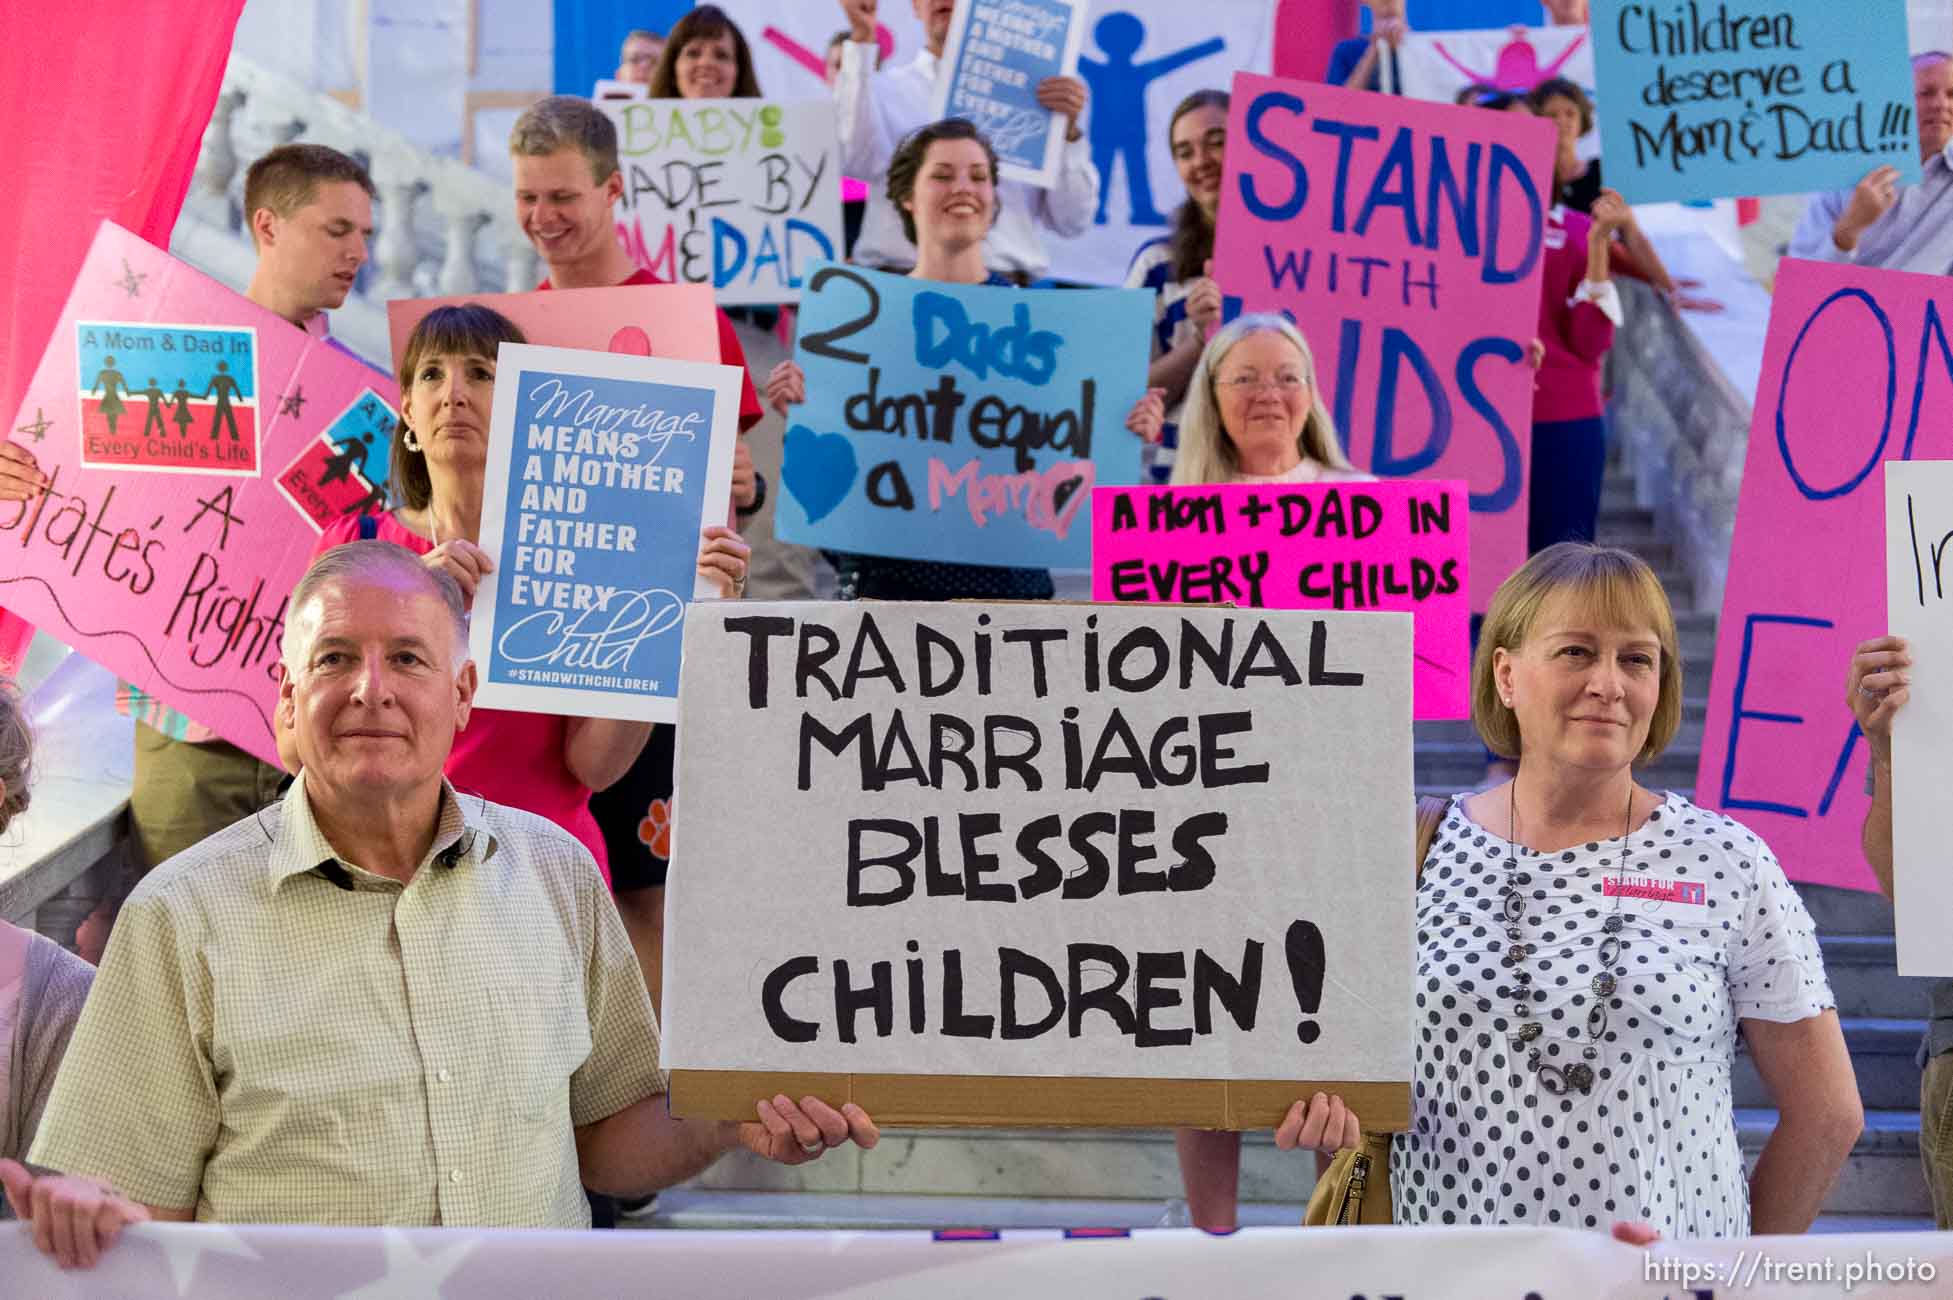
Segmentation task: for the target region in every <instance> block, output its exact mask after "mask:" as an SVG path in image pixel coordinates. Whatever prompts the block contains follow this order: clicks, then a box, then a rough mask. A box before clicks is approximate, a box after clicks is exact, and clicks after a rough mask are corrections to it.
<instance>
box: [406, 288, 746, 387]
mask: <svg viewBox="0 0 1953 1300" xmlns="http://www.w3.org/2000/svg"><path fill="white" fill-rule="evenodd" d="M464 303H479V304H480V305H481V306H483V307H489V308H493V309H494V310H496V311H498V312H500V313H502V315H504V316H506V317H508V318H509V319H510V320H512V321H514V322H515V323H516V325H517V326H519V327H520V328H521V330H522V333H523V336H524V337H525V338H527V339H528V341H529V342H531V343H539V344H544V345H547V346H549V347H555V348H587V349H589V350H590V351H592V352H616V353H619V354H620V355H623V356H632V357H668V358H670V359H671V360H674V361H718V360H719V359H720V357H719V333H718V328H719V327H718V317H717V315H716V312H717V308H716V307H715V306H714V305H713V302H712V290H711V289H709V288H707V287H706V286H704V285H697V284H632V285H622V286H620V287H618V288H614V289H547V290H541V291H536V290H532V291H530V292H528V293H470V294H461V295H458V296H455V297H447V298H396V299H394V300H393V301H392V302H389V303H388V304H387V334H388V336H389V338H390V340H391V342H392V343H393V368H394V369H395V370H396V371H398V370H399V369H400V359H401V357H403V356H404V355H406V351H407V339H408V336H410V335H411V334H412V333H413V332H414V326H416V325H418V324H420V322H421V318H422V317H424V316H426V315H427V313H428V312H431V311H433V310H434V309H435V308H436V307H459V306H461V305H462V304H464ZM761 378H764V376H761Z"/></svg>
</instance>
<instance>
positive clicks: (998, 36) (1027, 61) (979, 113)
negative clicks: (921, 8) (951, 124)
mask: <svg viewBox="0 0 1953 1300" xmlns="http://www.w3.org/2000/svg"><path fill="white" fill-rule="evenodd" d="M1085 8H1086V6H1085V3H1084V0H966V3H963V4H959V5H957V7H956V15H955V17H954V19H953V20H952V22H951V27H950V32H949V36H948V39H947V41H946V42H945V44H944V46H943V68H944V75H940V76H939V77H938V79H937V88H936V105H935V109H936V116H937V117H939V118H940V117H966V118H968V119H970V120H971V121H972V122H975V123H976V124H977V125H978V126H979V127H981V128H982V129H983V133H984V135H985V136H986V137H988V139H989V141H990V147H991V148H993V149H995V150H996V151H997V169H998V171H999V172H1000V173H1001V174H1002V175H1003V176H1005V177H1006V178H1008V179H1011V180H1021V181H1029V182H1030V183H1031V184H1033V185H1044V186H1049V185H1051V184H1052V183H1053V182H1054V181H1055V180H1056V179H1057V174H1058V150H1059V149H1060V148H1061V147H1062V146H1063V143H1064V123H1063V122H1062V121H1060V120H1058V119H1057V118H1056V116H1055V115H1054V114H1053V113H1052V112H1051V110H1049V109H1047V108H1045V107H1044V106H1043V105H1041V104H1039V103H1038V100H1037V89H1038V83H1039V82H1041V81H1043V80H1044V79H1045V78H1046V77H1056V76H1060V75H1063V74H1068V73H1070V72H1072V71H1074V70H1075V69H1076V68H1077V67H1078V47H1079V44H1080V42H1081V41H1082V40H1083V37H1084V25H1085Z"/></svg>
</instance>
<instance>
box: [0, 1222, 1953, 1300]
mask: <svg viewBox="0 0 1953 1300" xmlns="http://www.w3.org/2000/svg"><path fill="white" fill-rule="evenodd" d="M0 1278H4V1279H5V1280H6V1284H7V1285H6V1288H5V1294H6V1295H8V1296H16V1295H18V1296H33V1297H35V1298H36V1300H69V1298H70V1297H72V1298H73V1300H125V1298H126V1300H135V1298H136V1297H143V1298H144V1300H147V1298H148V1297H152V1296H191V1295H194V1296H197V1297H198V1300H229V1297H247V1296H248V1297H258V1296H267V1295H276V1296H278V1297H280V1300H327V1298H328V1297H331V1298H333V1300H367V1298H369V1297H381V1296H401V1297H408V1296H411V1297H416V1298H420V1297H435V1296H449V1297H462V1296H466V1297H470V1298H471V1300H473V1298H475V1297H481V1298H484V1300H487V1298H490V1297H497V1296H523V1297H529V1296H595V1295H605V1296H610V1295H616V1296H623V1295H659V1296H712V1297H715V1300H739V1298H741V1297H753V1298H754V1300H758V1298H760V1297H766V1298H767V1300H773V1298H774V1297H787V1296H807V1297H832V1298H837V1300H838V1298H839V1297H848V1300H896V1298H897V1297H903V1298H905V1300H906V1298H907V1297H912V1296H916V1295H928V1296H929V1297H931V1300H958V1298H959V1297H970V1298H972V1300H975V1297H983V1298H984V1300H991V1298H993V1297H997V1296H1011V1297H1013V1298H1014V1300H1032V1298H1033V1297H1040V1296H1052V1297H1059V1298H1061V1300H1094V1298H1095V1297H1100V1296H1104V1297H1108V1298H1109V1297H1118V1298H1119V1300H1130V1298H1131V1297H1134V1296H1155V1297H1159V1298H1160V1300H1191V1298H1192V1297H1203V1298H1204V1297H1211V1296H1228V1297H1231V1298H1233V1300H1260V1298H1262V1297H1267V1298H1268V1300H1274V1298H1275V1297H1281V1298H1282V1300H1290V1298H1291V1297H1295V1296H1320V1297H1337V1298H1339V1300H1340V1297H1344V1296H1352V1297H1353V1296H1371V1297H1382V1296H1390V1297H1397V1298H1398V1300H1596V1297H1605V1298H1606V1300H1662V1298H1663V1297H1668V1298H1670V1300H1725V1298H1728V1300H1733V1298H1734V1297H1737V1296H1741V1297H1743V1300H1830V1298H1831V1297H1843V1296H1850V1297H1852V1298H1853V1300H1881V1298H1882V1300H1927V1298H1928V1297H1932V1296H1943V1295H1946V1294H1947V1285H1948V1282H1947V1280H1948V1279H1953V1235H1949V1234H1944V1233H1939V1234H1935V1233H1925V1232H1922V1233H1905V1234H1900V1233H1885V1234H1876V1235H1862V1236H1809V1237H1760V1238H1753V1239H1750V1240H1746V1241H1719V1242H1699V1243H1679V1244H1664V1245H1659V1246H1656V1247H1654V1248H1653V1249H1647V1250H1644V1249H1642V1248H1640V1247H1636V1246H1624V1245H1621V1244H1620V1243H1618V1242H1615V1241H1612V1240H1609V1239H1608V1238H1607V1237H1604V1236H1602V1235H1601V1234H1599V1233H1594V1232H1574V1231H1571V1230H1567V1229H1557V1228H1555V1229H1547V1228H1421V1229H1420V1228H1336V1229H1327V1228H1255V1229H1249V1230H1247V1231H1245V1232H1238V1233H1235V1234H1234V1235H1232V1236H1227V1237H1214V1236H1208V1235H1206V1234H1205V1233H1201V1232H1198V1231H1194V1230H1192V1229H1179V1230H1155V1231H1146V1232H1134V1233H1126V1232H1116V1231H1115V1232H1106V1231H1080V1232H1068V1233H1064V1232H1029V1231H1027V1232H1011V1233H1004V1234H997V1233H988V1232H937V1233H928V1232H675V1231H674V1232H666V1231H649V1232H511V1231H499V1232H493V1231H484V1232H471V1231H467V1230H464V1229H439V1228H426V1229H414V1230H410V1231H402V1230H400V1229H396V1228H379V1229H365V1228H337V1229H335V1228H281V1227H239V1228H230V1227H224V1226H220V1225H215V1224H198V1225H191V1224H155V1225H151V1224H144V1225H142V1226H140V1227H136V1228H132V1229H130V1230H128V1231H127V1232H126V1233H124V1235H123V1238H122V1240H121V1241H120V1242H119V1243H117V1245H116V1246H115V1247H114V1248H113V1249H112V1250H111V1251H110V1252H109V1253H108V1254H107V1255H106V1256H105V1257H104V1258H103V1260H102V1262H101V1264H100V1265H99V1266H98V1267H97V1268H95V1269H93V1270H91V1271H88V1272H73V1273H63V1272H62V1271H60V1270H59V1269H58V1268H56V1267H55V1266H54V1264H53V1263H52V1262H51V1261H50V1260H48V1259H46V1258H44V1257H43V1256H41V1255H39V1254H37V1253H36V1252H35V1250H34V1245H33V1240H32V1237H31V1230H30V1229H28V1228H27V1227H24V1226H21V1225H17V1224H0Z"/></svg>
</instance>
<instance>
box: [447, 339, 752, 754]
mask: <svg viewBox="0 0 1953 1300" xmlns="http://www.w3.org/2000/svg"><path fill="white" fill-rule="evenodd" d="M739 383H740V374H739V371H738V369H737V368H735V367H731V366H718V365H704V364H700V363H697V362H686V361H665V360H661V359H655V358H650V357H629V356H619V355H615V354H611V353H598V352H586V351H582V350H580V349H574V348H548V347H536V346H533V345H528V344H517V343H504V344H502V346H501V349H500V352H499V354H498V360H497V369H496V375H495V408H494V416H493V417H492V420H491V427H490V430H489V457H488V472H487V483H486V485H485V487H484V489H483V494H482V519H481V539H482V546H483V547H484V548H485V549H486V550H487V551H488V552H489V554H491V555H492V556H494V559H495V569H494V571H493V572H492V573H490V574H489V575H488V576H487V577H486V578H485V579H484V580H483V582H482V584H481V587H480V589H479V590H478V591H477V592H476V593H475V607H474V613H473V616H472V618H471V620H470V623H469V639H468V645H469V651H470V653H471V654H472V655H473V656H474V660H475V662H476V663H477V664H478V665H480V672H481V684H480V687H479V689H478V690H477V692H476V695H475V702H476V703H477V704H479V705H481V706H483V707H485V708H496V709H518V710H524V711H527V712H532V713H562V714H568V715H570V716H573V717H598V718H626V719H633V720H636V721H640V722H672V721H675V720H676V717H677V697H678V662H679V648H680V646H679V642H680V635H681V629H682V627H683V625H684V622H685V612H686V606H687V601H688V599H689V598H690V597H692V596H694V595H698V596H708V595H714V594H716V591H715V589H714V588H713V586H712V584H711V583H710V582H709V581H707V580H706V579H704V578H702V577H700V576H698V572H697V569H698V550H699V541H700V538H699V534H700V532H701V531H702V530H703V529H704V528H705V527H706V526H707V525H710V524H721V523H724V522H725V519H726V511H727V506H728V503H729V500H730V497H731V490H732V456H733V440H734V439H735V438H736V437H737V436H738V425H737V420H738V415H739Z"/></svg>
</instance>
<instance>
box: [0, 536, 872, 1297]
mask: <svg viewBox="0 0 1953 1300" xmlns="http://www.w3.org/2000/svg"><path fill="white" fill-rule="evenodd" d="M283 660H284V666H285V677H284V685H283V688H282V690H281V694H280V698H279V708H280V710H281V712H282V713H283V715H284V717H283V721H284V722H285V724H286V725H287V726H289V727H292V728H293V729H294V730H295V732H296V734H297V737H298V745H299V751H300V753H301V755H302V757H303V759H304V772H303V774H302V775H301V776H300V778H299V779H298V780H297V781H296V782H295V783H294V784H293V786H292V789H291V792H290V793H289V794H288V795H287V796H286V798H285V799H284V800H283V801H282V802H280V803H279V804H277V805H275V806H273V807H271V808H268V809H266V810H265V812H264V813H263V814H261V815H260V816H259V817H257V818H255V819H247V820H245V821H242V822H239V823H237V824H236V825H234V826H231V827H230V828H229V829H227V830H224V831H222V832H219V833H218V834H217V835H214V836H212V837H211V838H210V839H207V840H205V841H203V842H202V843H201V844H199V845H197V846H196V847H195V848H193V849H191V850H189V851H187V852H185V853H183V854H181V855H179V856H178V857H176V858H174V859H172V860H171V861H170V862H168V863H166V864H164V865H163V866H162V867H161V868H159V869H157V870H156V871H154V872H152V873H151V874H150V875H149V876H148V877H147V878H145V879H144V880H143V882H142V883H141V885H139V886H138V887H137V889H136V891H135V893H134V894H132V895H131V896H130V898H129V901H128V903H127V904H126V905H125V906H124V908H123V912H122V916H121V919H120V920H119V921H118V922H117V925H116V930H115V935H114V938H113V940H112V941H111V943H110V946H109V950H108V954H107V957H106V960H105V961H104V963H103V965H102V969H101V973H100V974H99V975H98V976H97V977H96V982H95V990H94V993H93V994H92V995H91V997H90V998H89V1001H88V1004H87V1006H86V1008H85V1009H84V1011H83V1012H82V1016H81V1020H80V1022H79V1024H78V1025H77V1026H76V1030H75V1035H74V1040H73V1042H72V1043H71V1044H70V1046H69V1048H68V1054H67V1057H66V1059H65V1061H64V1062H63V1065H62V1069H61V1073H60V1075H59V1077H58V1078H57V1079H56V1082H55V1086H54V1091H53V1094H52V1095H51V1097H50V1098H49V1101H48V1106H47V1111H46V1117H45V1118H44V1119H43V1120H42V1123H41V1128H40V1132H39V1135H38V1137H37V1139H36V1141H35V1143H34V1148H33V1150H32V1152H31V1153H30V1156H29V1159H30V1160H31V1161H32V1162H33V1163H34V1164H35V1165H37V1166H46V1167H48V1168H51V1169H54V1170H59V1171H61V1172H60V1173H59V1174H44V1175H42V1176H39V1177H35V1176H33V1175H32V1174H31V1173H30V1172H29V1171H28V1170H27V1169H25V1168H23V1167H21V1166H19V1165H15V1164H12V1163H10V1162H0V1180H4V1182H5V1184H6V1193H7V1196H8V1198H9V1200H11V1201H12V1203H13V1204H14V1207H15V1209H16V1211H17V1212H18V1213H19V1214H20V1215H21V1217H22V1218H26V1219H32V1220H33V1225H34V1234H35V1239H36V1242H37V1244H38V1245H39V1246H40V1247H41V1249H42V1250H44V1251H46V1252H47V1253H49V1254H50V1255H52V1256H54V1257H55V1258H56V1259H57V1260H58V1261H59V1262H60V1263H61V1264H62V1265H63V1266H66V1267H73V1266H77V1265H80V1266H87V1265H90V1264H93V1263H94V1262H95V1261H96V1260H97V1259H98V1258H99V1256H100V1252H101V1250H102V1249H104V1248H105V1247H106V1246H107V1245H109V1244H110V1243H111V1242H113V1241H114V1239H115V1237H116V1235H117V1233H118V1232H119V1231H120V1229H121V1227H122V1226H123V1225H124V1224H126V1223H130V1222H134V1221H138V1220H142V1219H152V1218H153V1219H176V1220H188V1219H193V1218H194V1219H199V1220H216V1221H223V1222H233V1223H267V1222H298V1223H315V1224H356V1225H374V1224H388V1225H398V1226H413V1225H434V1224H446V1225H452V1226H528V1227H570V1228H576V1227H588V1226H589V1222H590V1220H589V1210H588V1206H587V1203H586V1201H585V1199H584V1195H583V1188H584V1187H586V1186H587V1187H589V1188H592V1189H593V1190H596V1191H600V1192H605V1193H609V1194H613V1195H627V1196H628V1195H642V1194H644V1193H646V1192H650V1191H654V1190H656V1189H658V1188H662V1187H666V1186H669V1185H671V1184H673V1183H676V1182H679V1181H681V1180H683V1179H685V1178H688V1177H690V1176H691V1175H693V1174H695V1173H697V1172H698V1171H699V1170H701V1169H703V1168H704V1167H705V1166H706V1165H708V1164H710V1163H711V1162H712V1161H713V1160H714V1159H716V1158H717V1157H718V1156H719V1155H720V1154H721V1153H722V1152H724V1151H726V1150H728V1149H729V1148H731V1147H733V1146H738V1145H743V1146H745V1147H747V1148H748V1149H750V1150H752V1151H755V1152H757V1153H758V1154H760V1155H762V1156H765V1157H767V1158H768V1159H772V1160H776V1161H779V1162H781V1163H783V1164H799V1163H801V1162H803V1161H806V1160H810V1159H813V1158H815V1157H816V1156H818V1155H820V1154H821V1153H822V1152H824V1151H826V1150H827V1149H829V1148H831V1147H835V1146H840V1145H842V1144H844V1143H847V1142H850V1141H852V1142H856V1143H858V1144H860V1145H861V1146H863V1147H870V1146H873V1145H874V1144H875V1141H876V1139H877V1132H876V1129H875V1125H874V1122H873V1121H872V1120H871V1119H870V1118H869V1116H868V1115H867V1114H866V1112H864V1111H862V1110H861V1108H860V1107H858V1106H855V1105H852V1104H850V1105H848V1106H845V1107H843V1108H842V1109H841V1110H839V1111H836V1110H834V1109H833V1108H831V1107H829V1106H827V1105H826V1104H824V1103H822V1102H821V1101H819V1100H818V1099H815V1098H812V1097H808V1098H804V1099H802V1100H801V1101H800V1102H799V1103H798V1104H795V1103H794V1102H793V1101H791V1100H789V1099H788V1098H787V1097H785V1096H779V1097H775V1098H774V1099H773V1100H772V1101H770V1102H768V1101H762V1102H760V1103H759V1105H758V1119H757V1121H752V1122H747V1123H744V1124H716V1123H702V1122H690V1123H688V1122H685V1121H682V1120H678V1119H674V1118H673V1117H672V1116H671V1115H670V1114H669V1112H668V1111H667V1109H666V1106H665V1099H664V1096H663V1094H664V1092H665V1088H666V1080H665V1076H664V1074H663V1072H662V1071H661V1070H660V1069H659V1065H658V1027H657V1022H656V1020H655V1018H654V1016H653V1013H652V1010H651V1005H650V1001H649V999H648V998H647V997H646V995H645V990H644V980H643V978H642V976H641V975H640V974H639V972H638V966H637V959H636V956H635V954H634V953H633V950H632V948H631V944H630V940H629V938H628V937H627V936H626V934H625V932H624V927H623V923H622V922H621V921H620V920H619V919H618V916H617V912H616V909H615V907H614V906H613V905H612V903H611V901H610V895H609V893H608V891H607V890H606V889H605V888H604V884H603V880H602V878H601V877H600V876H599V875H598V874H597V870H596V865H595V864H594V863H593V862H592V860H591V858H590V855H589V853H588V851H586V850H585V849H584V848H583V847H582V846H581V845H580V844H578V843H577V841H576V840H575V839H574V838H573V837H571V836H570V835H569V834H568V833H567V832H565V831H563V830H561V829H559V828H558V827H556V826H555V825H554V824H552V823H550V822H547V821H544V820H543V819H541V818H538V817H534V816H531V815H530V814H528V813H524V812H519V811H517V810H515V809H513V808H505V807H502V806H500V805H497V804H491V803H487V802H485V801H483V800H480V799H478V798H475V797H472V796H468V795H463V794H458V793H457V792H456V791H455V790H454V788H453V787H452V786H451V785H449V784H448V783H447V781H446V780H445V779H444V778H443V777H442V775H441V769H442V765H443V763H444V762H445V761H446V759H447V756H448V750H449V748H450V747H451V746H452V744H453V742H454V736H455V733H456V731H458V730H459V729H460V728H461V727H462V726H463V725H465V724H466V722H467V720H468V710H469V705H470V701H471V699H472V697H473V694H474V690H475V666H474V664H473V663H472V662H470V661H469V659H468V654H467V631H466V624H465V621H464V612H463V606H462V597H461V592H460V590H459V588H458V587H456V586H455V584H454V581H453V579H452V578H450V577H448V576H447V575H446V574H444V573H440V572H438V571H434V570H429V569H428V568H426V567H425V566H424V565H423V564H422V563H421V562H420V560H419V559H418V558H417V557H416V556H414V555H412V554H411V553H410V552H408V551H406V550H404V549H402V548H400V547H398V546H394V545H392V544H391V543H388V542H355V543H352V544H350V545H347V546H342V547H338V548H336V549H334V550H332V551H329V552H327V553H326V554H325V555H323V556H321V557H320V558H319V559H318V560H317V561H316V562H315V563H314V564H313V566H312V568H311V570H310V571H309V572H308V573H307V574H306V576H305V577H304V579H303V580H301V581H300V583H299V585H298V587H297V588H296V589H295V590H294V591H293V593H292V600H291V612H290V614H289V615H288V617H287V625H286V631H285V641H284V646H283Z"/></svg>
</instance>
